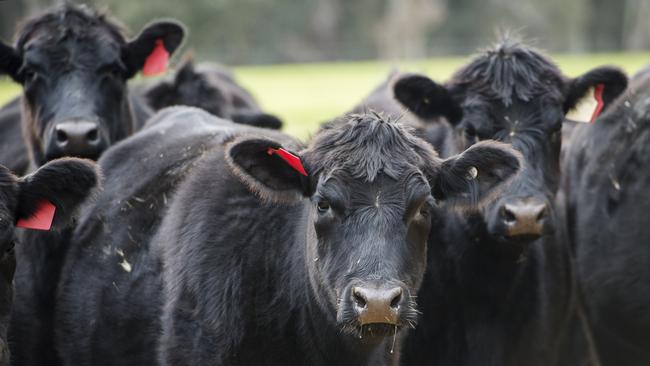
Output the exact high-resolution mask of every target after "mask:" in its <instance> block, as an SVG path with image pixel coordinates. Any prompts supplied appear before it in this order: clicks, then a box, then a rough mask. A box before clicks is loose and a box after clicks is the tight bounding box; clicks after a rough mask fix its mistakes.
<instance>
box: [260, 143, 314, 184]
mask: <svg viewBox="0 0 650 366" xmlns="http://www.w3.org/2000/svg"><path fill="white" fill-rule="evenodd" d="M266 152H267V153H268V154H269V155H273V154H277V155H278V156H279V157H281V158H282V160H284V161H286V162H287V164H289V165H291V167H292V168H293V169H295V170H296V171H297V172H298V173H300V174H302V175H304V176H305V177H306V176H307V171H306V170H305V167H304V166H303V165H302V161H301V160H300V157H299V156H296V155H294V154H292V153H290V152H288V151H287V150H285V149H283V148H279V149H274V148H272V147H269V149H268V150H267V151H266Z"/></svg>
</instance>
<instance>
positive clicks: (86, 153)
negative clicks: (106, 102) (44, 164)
mask: <svg viewBox="0 0 650 366" xmlns="http://www.w3.org/2000/svg"><path fill="white" fill-rule="evenodd" d="M108 145H109V143H108V138H107V136H106V135H105V134H104V133H102V130H101V128H100V125H99V123H98V122H94V121H88V120H72V121H66V122H60V123H57V124H55V125H54V127H53V128H52V131H51V133H50V137H49V139H48V140H47V142H46V146H45V157H46V159H47V160H52V159H55V158H59V157H63V156H76V157H80V158H88V159H93V160H96V159H97V158H98V157H99V155H100V154H101V153H102V152H103V151H104V150H105V149H106V148H107V147H108Z"/></svg>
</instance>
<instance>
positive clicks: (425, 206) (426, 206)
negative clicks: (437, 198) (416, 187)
mask: <svg viewBox="0 0 650 366" xmlns="http://www.w3.org/2000/svg"><path fill="white" fill-rule="evenodd" d="M434 203H435V202H434V199H433V197H432V196H429V197H428V198H427V199H426V200H425V201H424V202H423V203H422V205H421V206H420V210H419V211H418V213H419V214H420V216H422V217H424V218H428V217H429V216H430V215H431V208H432V207H433V205H434Z"/></svg>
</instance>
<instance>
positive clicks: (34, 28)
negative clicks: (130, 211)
mask: <svg viewBox="0 0 650 366" xmlns="http://www.w3.org/2000/svg"><path fill="white" fill-rule="evenodd" d="M183 35H184V29H183V27H182V26H181V25H180V24H177V23H175V22H169V21H166V22H158V23H153V24H151V25H149V26H147V27H146V28H145V29H144V30H143V31H142V32H141V34H140V36H138V37H136V38H135V39H133V40H131V41H128V40H127V39H126V37H125V36H124V31H123V28H122V27H121V26H120V25H119V24H118V23H117V22H116V21H114V20H112V19H110V18H109V17H108V16H106V15H103V14H100V13H98V12H96V11H94V10H92V9H90V8H88V7H85V6H77V5H72V4H64V5H62V6H59V7H55V8H53V9H51V10H49V11H47V12H45V13H44V14H42V15H39V16H37V17H35V18H33V19H30V20H28V21H27V22H25V23H24V24H23V26H22V27H21V28H20V29H19V30H18V32H17V36H16V43H15V46H14V47H9V46H6V45H3V46H2V47H1V48H0V51H2V52H3V55H1V56H0V60H6V59H7V57H9V58H10V61H11V60H13V61H11V62H18V63H19V64H20V67H19V68H18V69H16V68H15V67H7V64H4V65H0V72H3V73H9V75H10V76H11V77H12V78H13V79H14V80H15V81H17V82H18V83H20V84H22V86H23V96H22V111H21V113H20V115H18V114H16V113H13V114H12V116H14V118H17V119H16V120H15V122H14V123H15V124H19V123H21V119H22V131H23V136H24V143H25V144H26V146H27V151H28V152H29V157H30V159H29V160H30V164H31V165H32V168H33V167H38V166H41V165H43V164H45V163H46V162H47V161H49V160H51V159H53V158H57V157H61V156H68V155H76V156H80V157H86V158H91V159H96V158H97V157H98V156H99V155H100V154H101V153H102V151H103V150H104V149H105V148H106V147H108V146H109V145H110V144H113V143H115V142H117V141H119V140H120V139H122V138H124V137H126V136H128V135H129V134H131V133H132V132H133V130H134V128H135V126H136V124H135V121H134V110H135V111H139V112H142V111H144V112H145V114H146V110H145V109H144V108H139V107H138V108H134V106H133V105H132V104H131V102H130V99H129V94H128V90H127V87H126V82H127V79H128V78H129V77H131V76H133V75H134V74H135V73H136V72H137V71H138V70H139V68H140V67H141V66H142V63H144V57H146V55H147V54H146V52H145V51H146V50H149V52H150V50H151V48H152V47H153V42H154V41H155V39H156V38H158V37H160V38H162V39H163V42H164V43H165V46H166V47H168V51H169V52H170V53H172V52H173V51H174V50H175V47H178V45H179V43H180V39H182V38H183ZM11 62H10V63H9V65H12V63H11ZM7 108H12V107H11V105H10V106H9V107H7ZM5 111H6V109H5ZM9 112H10V113H11V109H10V111H9ZM3 113H4V112H3ZM136 116H137V115H136ZM143 118H145V117H144V116H143ZM82 121H83V122H95V123H97V125H98V131H97V136H98V141H99V143H98V144H97V145H96V146H95V147H94V148H92V149H88V150H85V151H80V150H77V151H68V150H66V148H65V147H61V148H59V147H57V144H55V143H54V142H53V141H55V139H56V133H55V129H56V125H57V124H59V123H61V122H82ZM14 128H15V125H11V129H12V130H13V129H14ZM2 132H3V133H4V132H5V131H2ZM18 143H20V140H15V141H13V142H12V144H18ZM18 150H20V149H18ZM16 158H19V159H20V157H16V156H2V157H0V162H2V161H5V160H9V159H16ZM61 182H62V184H65V183H68V184H69V183H70V182H69V180H61ZM81 182H85V181H80V182H79V183H81ZM51 188H57V189H58V188H61V187H59V186H56V185H52V186H51ZM63 188H65V187H63ZM68 235H69V231H68V230H64V231H61V232H56V233H25V234H24V235H23V238H22V241H23V245H22V246H21V247H20V248H19V249H18V250H17V252H16V254H17V258H18V263H19V265H18V267H17V269H16V276H15V282H16V285H17V287H16V288H17V290H16V294H15V298H16V308H17V309H19V310H18V311H15V312H14V313H13V314H12V320H11V327H10V331H9V333H10V338H11V340H12V343H11V347H12V353H13V355H14V358H15V361H16V364H19V365H24V364H34V365H44V364H48V365H56V364H57V359H56V354H55V350H54V348H53V346H52V343H53V338H54V335H53V328H52V323H53V312H54V311H53V309H54V299H55V290H56V285H57V282H58V276H59V272H60V269H61V265H62V263H61V260H62V259H63V256H64V254H65V250H66V249H67V246H66V241H67V237H68Z"/></svg>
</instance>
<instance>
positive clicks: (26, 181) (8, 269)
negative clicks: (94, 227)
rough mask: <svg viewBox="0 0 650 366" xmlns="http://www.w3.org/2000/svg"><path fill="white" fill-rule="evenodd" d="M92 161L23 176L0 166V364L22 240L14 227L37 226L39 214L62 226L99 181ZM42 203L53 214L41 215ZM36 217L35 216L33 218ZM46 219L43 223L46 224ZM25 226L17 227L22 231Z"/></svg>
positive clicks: (5, 358) (59, 163)
mask: <svg viewBox="0 0 650 366" xmlns="http://www.w3.org/2000/svg"><path fill="white" fill-rule="evenodd" d="M97 174H98V173H97V170H96V167H95V165H94V164H93V163H91V162H89V161H85V160H79V159H60V160H56V161H52V162H50V163H49V164H47V165H45V166H43V167H41V168H40V169H39V170H37V171H36V172H34V173H33V174H31V175H28V176H26V177H24V178H17V177H16V176H15V175H13V174H12V173H11V172H10V171H9V170H8V169H7V168H5V167H3V166H0V365H1V366H8V365H9V364H10V362H9V359H10V356H9V347H8V343H7V328H8V326H9V318H10V315H11V310H12V305H13V292H14V285H13V277H14V271H15V269H16V256H15V252H14V245H15V244H16V243H17V245H18V246H20V245H21V244H22V243H21V242H20V240H19V237H18V235H17V233H16V230H15V226H16V225H18V226H19V227H23V228H35V227H40V226H41V225H39V222H38V221H39V220H37V218H38V217H41V218H43V219H49V223H52V222H51V220H52V219H53V220H54V226H55V227H59V228H61V227H64V226H65V225H66V222H67V221H68V220H69V217H70V215H71V214H72V212H73V211H74V210H75V207H76V206H77V205H78V204H79V203H81V201H83V200H84V199H85V198H86V197H87V196H88V195H89V193H90V191H91V190H92V189H93V188H94V187H95V186H96V185H97V183H98V175H97ZM43 202H49V203H50V204H53V205H54V207H55V211H54V212H53V213H52V214H53V215H54V216H53V217H49V218H47V217H45V216H47V215H44V214H43V207H44V206H43ZM34 216H36V218H35V217H34ZM47 221H48V220H45V222H44V223H42V224H44V225H48V224H49V223H48V222H47ZM22 230H24V229H19V230H18V231H22Z"/></svg>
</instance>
